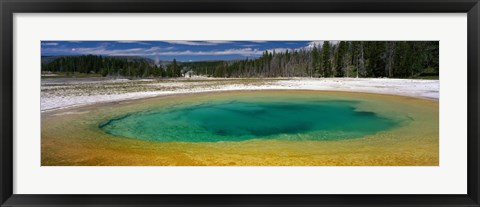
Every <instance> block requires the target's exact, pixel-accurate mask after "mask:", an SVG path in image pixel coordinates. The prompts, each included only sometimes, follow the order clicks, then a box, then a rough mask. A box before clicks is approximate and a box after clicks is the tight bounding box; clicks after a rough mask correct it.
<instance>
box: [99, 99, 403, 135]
mask: <svg viewBox="0 0 480 207" xmlns="http://www.w3.org/2000/svg"><path fill="white" fill-rule="evenodd" d="M357 104H358V102H357V101H340V100H339V101H331V100H330V101H325V100H324V101H312V100H308V101H306V100H303V101H302V100H294V101H274V100H272V101H245V100H236V101H235V100H233V101H228V102H227V101H216V102H209V103H203V104H199V105H193V106H192V105H190V106H176V107H170V108H159V109H157V110H150V111H144V112H138V113H132V114H126V115H124V116H121V117H117V118H115V119H111V120H108V121H107V122H105V123H102V124H100V126H99V127H100V128H101V129H102V130H104V131H105V132H106V133H109V134H112V135H117V136H123V137H129V138H136V139H143V140H150V141H161V142H170V141H180V142H216V141H243V140H249V139H282V140H338V139H349V138H359V137H363V136H366V135H369V134H374V133H377V132H380V131H384V130H388V129H391V128H393V127H395V126H396V125H398V121H394V120H391V119H387V118H384V117H381V116H379V115H377V114H376V113H374V112H368V111H358V110H356V105H357Z"/></svg>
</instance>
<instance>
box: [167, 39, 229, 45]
mask: <svg viewBox="0 0 480 207" xmlns="http://www.w3.org/2000/svg"><path fill="white" fill-rule="evenodd" d="M163 42H167V43H170V44H179V45H192V46H199V45H218V44H228V43H233V42H232V41H223V40H212V41H183V40H172V41H163Z"/></svg>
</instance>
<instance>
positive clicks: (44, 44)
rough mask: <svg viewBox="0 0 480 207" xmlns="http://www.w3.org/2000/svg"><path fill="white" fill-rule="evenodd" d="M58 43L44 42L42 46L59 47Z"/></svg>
mask: <svg viewBox="0 0 480 207" xmlns="http://www.w3.org/2000/svg"><path fill="white" fill-rule="evenodd" d="M57 45H58V42H42V46H57Z"/></svg>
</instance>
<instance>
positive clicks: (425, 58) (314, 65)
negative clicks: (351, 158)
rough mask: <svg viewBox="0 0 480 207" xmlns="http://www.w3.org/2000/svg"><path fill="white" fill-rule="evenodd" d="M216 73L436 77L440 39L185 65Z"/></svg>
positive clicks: (326, 46) (343, 45)
mask: <svg viewBox="0 0 480 207" xmlns="http://www.w3.org/2000/svg"><path fill="white" fill-rule="evenodd" d="M185 65H187V66H188V68H191V69H192V70H193V71H194V72H195V73H196V74H198V75H206V76H212V77H391V78H393V77H395V78H414V77H418V76H438V73H439V70H438V67H439V44H438V41H340V42H338V43H337V44H332V43H331V42H329V41H324V42H323V44H322V45H314V46H313V48H303V49H298V50H286V51H282V52H276V51H265V52H263V54H262V56H261V57H259V58H255V59H245V60H240V61H220V62H219V61H215V62H192V63H185Z"/></svg>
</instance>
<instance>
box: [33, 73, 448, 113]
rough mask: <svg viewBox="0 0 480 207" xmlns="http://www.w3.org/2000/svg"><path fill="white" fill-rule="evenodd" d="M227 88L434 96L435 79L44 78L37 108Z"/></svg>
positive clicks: (44, 108) (56, 107)
mask: <svg viewBox="0 0 480 207" xmlns="http://www.w3.org/2000/svg"><path fill="white" fill-rule="evenodd" d="M231 90H327V91H349V92H366V93H380V94H393V95H402V96H411V97H418V98H427V99H434V100H438V98H439V81H438V80H418V79H388V78H262V79H223V78H202V77H197V78H180V79H140V80H127V79H104V78H82V79H80V78H79V79H71V78H70V79H65V78H45V79H42V86H41V110H42V112H44V111H51V110H56V109H61V108H67V107H73V106H82V105H88V104H95V103H102V102H112V101H121V100H128V99H140V98H146V97H153V96H162V95H170V94H183V93H199V92H212V91H231Z"/></svg>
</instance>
